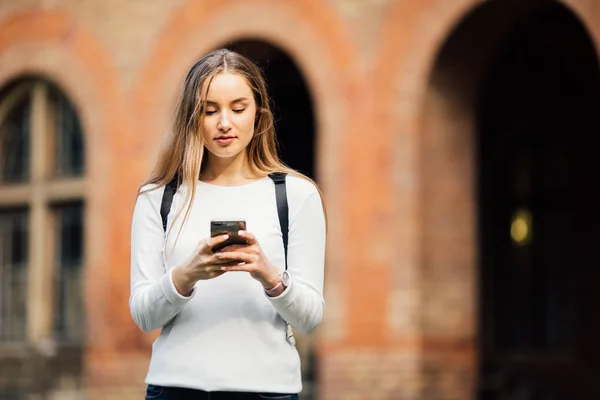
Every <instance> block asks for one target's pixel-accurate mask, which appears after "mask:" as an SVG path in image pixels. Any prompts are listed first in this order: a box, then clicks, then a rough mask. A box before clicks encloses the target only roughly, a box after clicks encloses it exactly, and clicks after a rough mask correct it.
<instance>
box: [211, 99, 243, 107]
mask: <svg viewBox="0 0 600 400" xmlns="http://www.w3.org/2000/svg"><path fill="white" fill-rule="evenodd" d="M242 101H248V98H247V97H240V98H237V99H235V100H233V101H232V102H231V103H232V104H233V103H241V102H242ZM206 104H208V105H211V106H216V105H217V102H216V101H212V100H206Z"/></svg>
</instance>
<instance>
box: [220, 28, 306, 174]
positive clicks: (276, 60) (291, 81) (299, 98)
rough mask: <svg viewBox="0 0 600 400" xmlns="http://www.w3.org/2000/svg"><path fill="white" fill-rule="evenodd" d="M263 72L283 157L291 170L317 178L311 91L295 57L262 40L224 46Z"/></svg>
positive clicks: (242, 41) (238, 42)
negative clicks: (254, 63)
mask: <svg viewBox="0 0 600 400" xmlns="http://www.w3.org/2000/svg"><path fill="white" fill-rule="evenodd" d="M225 45H226V47H228V48H229V49H231V50H234V51H237V52H239V53H241V54H243V55H245V56H247V57H249V58H250V59H252V60H253V61H254V62H256V63H257V64H258V66H259V67H260V68H261V69H262V71H263V73H264V76H265V79H266V81H267V86H268V90H269V95H270V96H271V106H272V108H273V114H274V117H275V126H276V130H277V141H278V145H279V151H280V156H281V158H282V159H283V161H284V162H285V163H286V164H287V165H289V166H290V167H292V168H294V169H296V170H299V171H300V172H302V173H303V174H305V175H307V176H309V177H310V178H312V179H315V178H316V176H315V122H314V116H313V105H312V99H311V95H310V92H309V90H308V87H307V85H306V82H305V80H304V77H303V76H302V72H301V71H300V70H299V69H298V67H297V66H296V64H295V63H294V61H293V60H292V58H291V57H290V56H289V55H288V54H286V53H285V52H284V51H283V50H281V49H279V48H277V47H275V46H273V45H271V44H269V43H266V42H263V41H260V40H240V41H236V42H233V43H227V44H225Z"/></svg>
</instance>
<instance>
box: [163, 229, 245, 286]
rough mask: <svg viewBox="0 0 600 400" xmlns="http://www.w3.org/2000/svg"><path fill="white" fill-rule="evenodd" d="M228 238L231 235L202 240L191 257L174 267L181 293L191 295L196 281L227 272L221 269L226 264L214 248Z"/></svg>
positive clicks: (173, 275) (174, 279)
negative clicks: (218, 256)
mask: <svg viewBox="0 0 600 400" xmlns="http://www.w3.org/2000/svg"><path fill="white" fill-rule="evenodd" d="M228 238H229V235H221V236H216V237H214V238H210V239H203V240H201V241H200V243H198V246H196V249H194V252H193V253H192V255H191V257H190V258H189V259H188V260H187V261H186V262H184V263H183V264H181V265H179V266H177V267H175V268H173V272H172V275H171V276H172V278H173V284H175V288H176V289H177V291H178V292H179V294H181V295H182V296H189V295H190V293H191V292H192V289H193V288H194V285H195V284H196V282H198V281H202V280H207V279H213V278H216V277H218V276H221V275H223V274H224V273H225V271H223V270H221V267H223V265H224V264H223V260H222V259H218V258H217V257H216V256H215V254H214V253H213V251H212V249H213V247H215V246H216V245H218V244H220V243H223V242H224V241H226V240H227V239H228ZM236 262H239V261H236ZM236 262H234V263H236ZM225 265H226V264H225Z"/></svg>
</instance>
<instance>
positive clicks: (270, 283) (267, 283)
mask: <svg viewBox="0 0 600 400" xmlns="http://www.w3.org/2000/svg"><path fill="white" fill-rule="evenodd" d="M279 282H281V279H280V278H279V274H273V275H270V276H269V277H268V278H267V279H265V280H263V281H261V283H262V286H263V288H264V289H265V290H269V289H273V288H274V287H275V286H277V285H278V284H279Z"/></svg>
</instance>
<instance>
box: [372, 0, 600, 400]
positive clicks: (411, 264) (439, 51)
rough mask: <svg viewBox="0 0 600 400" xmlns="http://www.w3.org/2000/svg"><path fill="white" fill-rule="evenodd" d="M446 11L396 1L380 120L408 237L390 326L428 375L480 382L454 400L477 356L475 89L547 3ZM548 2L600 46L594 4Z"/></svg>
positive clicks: (402, 244)
mask: <svg viewBox="0 0 600 400" xmlns="http://www.w3.org/2000/svg"><path fill="white" fill-rule="evenodd" d="M445 4H446V5H433V4H432V5H431V7H429V8H421V7H417V6H410V5H409V4H408V3H398V5H397V6H396V7H395V8H394V9H392V11H391V12H390V17H389V19H388V21H387V23H386V24H385V28H384V29H383V31H382V32H383V34H384V36H382V40H381V43H382V44H381V48H380V49H379V50H380V51H379V58H378V63H377V68H376V69H377V70H379V71H382V72H381V73H380V75H379V79H378V80H377V82H376V87H377V93H378V98H377V99H376V104H379V103H380V102H381V104H382V107H383V104H392V106H391V107H390V111H389V114H388V115H385V116H384V119H383V121H382V124H383V125H384V126H385V128H384V129H383V131H389V132H392V133H391V134H390V135H392V136H393V138H390V141H391V142H393V143H394V146H395V148H394V150H393V151H392V152H391V153H392V155H391V157H393V158H394V163H395V166H394V169H395V171H396V176H395V177H394V178H395V181H394V182H393V183H394V186H392V185H390V187H393V188H394V189H392V190H391V191H390V195H391V196H392V197H393V198H395V203H396V204H395V205H392V206H391V207H392V208H393V209H394V214H395V220H396V221H398V222H397V223H398V228H397V229H398V231H399V232H401V233H402V234H403V235H401V236H400V237H401V238H402V240H397V238H396V237H395V238H394V243H390V244H389V245H390V246H395V247H396V249H397V259H398V260H399V261H398V263H399V264H401V266H400V268H397V269H396V271H395V272H394V276H395V278H394V279H393V280H392V281H393V283H392V286H393V293H394V294H395V296H390V298H391V300H390V302H391V303H390V306H389V310H388V323H389V325H390V326H391V328H392V329H391V330H390V331H391V332H392V334H391V336H392V340H393V341H395V342H397V343H398V342H399V343H403V342H404V340H403V339H405V338H407V337H408V338H411V337H416V338H418V341H419V343H421V348H420V350H419V353H420V354H423V355H424V358H423V362H422V364H421V365H420V366H419V368H420V370H421V371H422V373H425V374H433V375H436V376H439V377H440V379H439V380H438V381H440V380H442V379H443V378H442V377H446V378H447V379H448V382H451V381H456V380H463V381H465V380H466V382H470V383H469V384H467V385H464V387H460V388H455V389H454V390H457V392H452V393H458V394H457V396H458V397H461V398H471V396H472V393H473V389H474V382H475V379H476V375H477V366H476V365H477V351H478V349H477V345H478V343H477V335H478V326H477V325H478V322H477V304H478V297H477V291H478V290H477V279H478V277H477V275H478V273H477V262H478V260H477V239H476V237H477V229H476V211H475V210H476V202H475V200H476V189H475V173H476V171H475V168H474V162H475V159H474V151H475V148H474V145H473V137H474V133H475V131H474V130H475V128H474V114H473V110H472V106H473V105H474V102H475V101H477V97H476V96H477V94H478V93H477V91H476V89H477V84H478V83H480V82H483V81H484V79H485V78H486V76H487V75H486V74H487V73H488V71H489V66H490V64H491V63H492V62H493V60H494V57H495V56H496V55H497V52H498V50H499V48H501V46H502V44H504V43H505V41H506V40H507V38H508V37H509V36H510V34H511V33H513V32H514V30H513V29H514V25H515V23H516V22H518V21H526V20H527V19H528V18H530V17H531V16H533V15H534V14H535V13H536V12H537V11H539V10H540V9H542V8H543V7H545V6H548V3H536V4H524V3H523V2H510V1H508V2H498V3H493V2H492V3H485V4H479V3H475V2H472V1H462V2H451V3H445ZM550 5H552V6H558V7H562V8H563V9H564V11H566V12H568V13H570V14H571V15H572V16H573V18H576V19H579V21H580V22H581V25H582V28H583V31H585V34H586V35H587V36H588V41H589V45H590V46H591V48H594V49H596V50H597V49H598V43H599V41H598V37H599V36H598V33H597V32H598V26H597V23H595V21H594V18H595V17H597V12H598V11H597V10H595V9H593V8H592V7H591V6H590V5H589V3H587V2H584V1H565V2H551V3H550ZM492 15H493V18H490V17H491V16H492ZM399 20H402V21H403V23H402V24H399V23H398V21H399ZM405 21H408V23H404V22H405ZM467 26H468V29H466V27H467ZM458 36H460V38H458ZM594 39H595V40H594ZM454 41H456V42H454ZM459 42H460V45H458V44H457V45H456V47H453V50H449V49H450V48H452V43H455V44H456V43H459ZM472 49H476V50H477V51H470V50H472ZM449 51H450V52H451V53H452V56H450V53H449ZM390 81H391V82H393V83H392V84H390ZM377 108H380V107H377ZM456 227H458V229H456V230H454V228H456ZM451 231H452V232H451ZM407 278H408V279H407ZM449 287H451V289H449ZM415 288H416V289H415ZM433 293H435V296H431V294H433ZM400 313H401V314H402V316H401V317H398V316H397V315H398V314H400ZM445 365H452V368H446V367H445ZM451 369H452V371H451ZM446 389H448V388H446ZM446 389H443V388H442V387H441V384H440V385H438V384H436V383H434V382H431V384H430V385H426V386H425V387H424V388H422V389H421V390H422V391H424V392H426V393H427V394H428V395H432V396H434V397H435V396H436V395H441V394H440V393H442V392H444V391H445V393H446V394H447V393H449V392H448V391H447V390H446Z"/></svg>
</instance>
